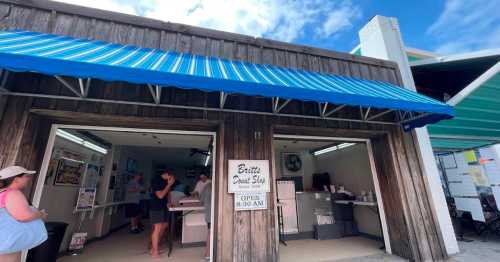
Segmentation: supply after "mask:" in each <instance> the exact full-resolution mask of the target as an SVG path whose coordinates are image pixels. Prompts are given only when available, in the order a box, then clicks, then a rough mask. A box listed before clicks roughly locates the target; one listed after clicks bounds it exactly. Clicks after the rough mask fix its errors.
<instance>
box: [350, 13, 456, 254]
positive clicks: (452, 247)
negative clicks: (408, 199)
mask: <svg viewBox="0 0 500 262" xmlns="http://www.w3.org/2000/svg"><path fill="white" fill-rule="evenodd" d="M359 38H360V46H361V53H362V55H364V56H370V57H374V58H380V59H385V60H392V61H394V62H396V63H397V64H398V66H399V70H400V71H401V76H402V79H403V85H404V87H405V88H407V89H410V90H416V88H415V82H414V81H413V76H412V73H411V69H410V65H409V63H408V58H407V57H406V52H405V48H404V44H403V40H402V38H401V33H400V30H399V25H398V21H397V19H395V18H388V17H383V16H375V17H374V18H372V20H370V22H368V24H366V25H365V26H364V27H363V28H362V29H361V30H360V31H359ZM413 132H414V134H415V137H416V142H417V151H418V152H419V154H420V157H419V158H420V161H421V164H422V165H423V167H424V171H425V174H424V178H425V181H426V183H427V186H428V188H429V190H430V196H429V197H430V202H431V206H432V208H433V209H434V213H435V214H436V216H437V220H438V221H437V222H438V226H439V231H440V233H441V236H442V239H443V241H444V245H445V248H446V252H447V253H448V255H452V254H456V253H458V252H459V248H458V243H457V240H456V238H455V231H454V229H453V225H452V223H451V218H450V214H449V212H448V206H447V205H446V199H445V196H444V192H443V188H442V186H441V180H440V177H439V171H438V169H437V165H436V160H435V159H434V154H433V151H432V147H431V143H430V138H429V133H428V131H427V128H426V127H423V128H417V129H415V131H413Z"/></svg>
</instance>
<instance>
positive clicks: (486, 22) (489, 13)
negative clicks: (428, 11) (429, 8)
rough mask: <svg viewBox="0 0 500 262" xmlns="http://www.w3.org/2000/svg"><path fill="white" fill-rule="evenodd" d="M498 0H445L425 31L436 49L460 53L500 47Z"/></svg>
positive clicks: (499, 2) (438, 51)
mask: <svg viewBox="0 0 500 262" xmlns="http://www.w3.org/2000/svg"><path fill="white" fill-rule="evenodd" d="M499 10H500V0H447V1H446V4H445V8H444V10H443V12H442V13H441V15H440V16H439V18H438V19H437V20H436V21H435V22H434V23H433V24H432V25H431V26H430V27H429V29H428V30H427V34H428V35H431V36H432V37H434V38H435V40H436V41H437V42H439V43H440V44H439V45H438V47H437V48H436V50H435V51H436V52H437V53H442V54H451V53H463V52H469V51H475V50H480V49H488V48H499V47H500V36H499V35H500V11H499Z"/></svg>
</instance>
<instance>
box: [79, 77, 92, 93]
mask: <svg viewBox="0 0 500 262" xmlns="http://www.w3.org/2000/svg"><path fill="white" fill-rule="evenodd" d="M91 80H92V79H91V78H87V79H86V80H85V83H84V80H83V79H82V78H78V85H79V86H80V93H81V94H82V97H87V96H88V95H89V88H90V81H91Z"/></svg>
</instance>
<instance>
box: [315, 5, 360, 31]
mask: <svg viewBox="0 0 500 262" xmlns="http://www.w3.org/2000/svg"><path fill="white" fill-rule="evenodd" d="M359 18H361V11H360V10H359V8H357V7H355V6H351V5H344V6H342V7H340V8H339V9H336V10H333V11H332V12H331V13H330V14H328V16H327V19H326V21H325V22H324V23H323V26H321V27H320V28H317V29H316V33H317V34H318V35H320V36H324V37H330V36H332V35H334V34H336V33H338V32H341V31H344V30H348V29H351V28H352V21H353V20H356V19H359Z"/></svg>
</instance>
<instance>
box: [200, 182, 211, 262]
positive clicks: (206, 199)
mask: <svg viewBox="0 0 500 262" xmlns="http://www.w3.org/2000/svg"><path fill="white" fill-rule="evenodd" d="M200 201H201V203H202V204H203V207H204V208H205V221H206V222H207V227H208V233H207V245H206V247H205V261H210V228H211V225H212V223H211V222H212V220H211V219H212V183H208V184H207V185H206V186H205V187H204V188H203V191H202V192H201V194H200Z"/></svg>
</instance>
